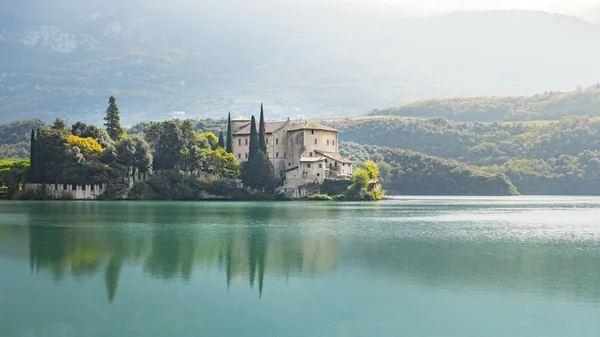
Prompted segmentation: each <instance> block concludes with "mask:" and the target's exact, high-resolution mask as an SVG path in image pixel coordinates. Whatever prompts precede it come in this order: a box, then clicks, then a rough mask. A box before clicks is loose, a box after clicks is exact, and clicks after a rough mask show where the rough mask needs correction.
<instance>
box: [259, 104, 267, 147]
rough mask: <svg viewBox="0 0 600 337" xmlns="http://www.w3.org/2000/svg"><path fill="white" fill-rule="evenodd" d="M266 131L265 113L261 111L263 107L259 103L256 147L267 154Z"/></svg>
mask: <svg viewBox="0 0 600 337" xmlns="http://www.w3.org/2000/svg"><path fill="white" fill-rule="evenodd" d="M265 138H266V130H265V113H264V111H263V105H262V103H260V123H259V130H258V146H259V149H260V150H261V151H262V152H264V153H267V142H266V139H265Z"/></svg>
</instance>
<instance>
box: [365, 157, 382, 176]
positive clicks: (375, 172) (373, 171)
mask: <svg viewBox="0 0 600 337" xmlns="http://www.w3.org/2000/svg"><path fill="white" fill-rule="evenodd" d="M363 169H364V170H366V171H367V173H368V174H369V178H370V179H377V178H378V177H379V166H377V164H376V163H375V162H374V161H372V160H368V161H366V162H365V163H364V164H363Z"/></svg>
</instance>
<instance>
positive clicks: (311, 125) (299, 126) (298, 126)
mask: <svg viewBox="0 0 600 337" xmlns="http://www.w3.org/2000/svg"><path fill="white" fill-rule="evenodd" d="M307 129H309V130H324V131H334V132H339V131H338V130H336V129H334V128H330V127H328V126H325V125H323V124H319V123H315V122H304V123H294V124H290V128H289V129H288V130H289V131H296V130H307Z"/></svg>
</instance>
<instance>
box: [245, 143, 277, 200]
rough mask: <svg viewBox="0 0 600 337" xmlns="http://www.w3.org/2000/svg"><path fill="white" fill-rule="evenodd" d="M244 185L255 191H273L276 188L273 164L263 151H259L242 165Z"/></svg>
mask: <svg viewBox="0 0 600 337" xmlns="http://www.w3.org/2000/svg"><path fill="white" fill-rule="evenodd" d="M241 179H242V183H243V184H244V185H245V186H248V187H251V188H254V189H259V190H261V189H265V190H267V191H271V190H273V189H274V188H275V170H274V168H273V164H272V163H271V161H270V160H269V157H267V154H266V153H264V152H262V151H257V152H256V154H255V155H253V156H252V157H250V156H248V161H247V162H245V163H244V164H243V165H242V172H241Z"/></svg>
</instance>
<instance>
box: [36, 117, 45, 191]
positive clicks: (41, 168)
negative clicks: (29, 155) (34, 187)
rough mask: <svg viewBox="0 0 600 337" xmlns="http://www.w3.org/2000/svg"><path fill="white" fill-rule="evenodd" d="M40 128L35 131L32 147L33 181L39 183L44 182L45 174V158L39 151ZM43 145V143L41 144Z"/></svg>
mask: <svg viewBox="0 0 600 337" xmlns="http://www.w3.org/2000/svg"><path fill="white" fill-rule="evenodd" d="M39 141H40V128H38V129H37V131H36V133H35V143H34V149H33V153H34V159H33V161H34V163H35V166H34V168H33V169H34V171H33V180H34V182H35V183H37V184H40V183H44V182H45V181H44V180H45V177H44V175H45V174H46V172H45V170H46V161H45V160H46V158H45V155H44V153H42V152H41V151H40V143H39ZM42 145H43V144H42Z"/></svg>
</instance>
